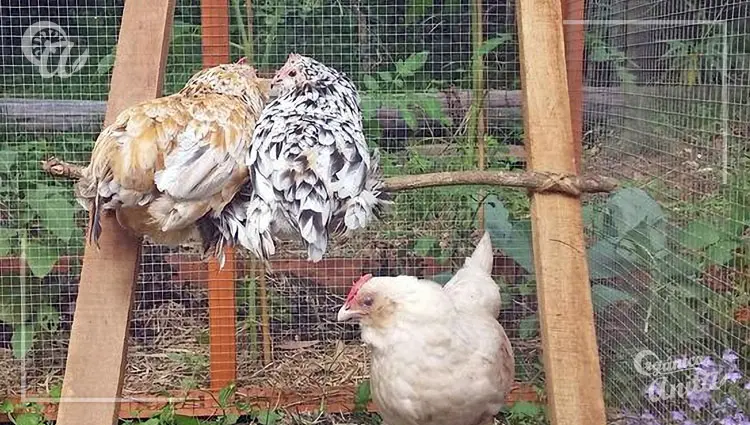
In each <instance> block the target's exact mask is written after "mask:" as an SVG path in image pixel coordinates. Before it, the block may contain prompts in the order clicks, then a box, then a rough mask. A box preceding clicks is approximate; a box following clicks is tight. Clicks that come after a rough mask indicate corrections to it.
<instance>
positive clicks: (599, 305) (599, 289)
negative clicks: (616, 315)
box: [591, 284, 636, 313]
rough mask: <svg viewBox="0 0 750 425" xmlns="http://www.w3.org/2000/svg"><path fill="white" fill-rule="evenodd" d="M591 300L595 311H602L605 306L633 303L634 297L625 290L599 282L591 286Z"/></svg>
mask: <svg viewBox="0 0 750 425" xmlns="http://www.w3.org/2000/svg"><path fill="white" fill-rule="evenodd" d="M591 296H592V302H593V304H594V310H595V311H596V312H597V313H600V312H602V311H604V310H605V309H606V308H607V307H609V306H611V305H613V304H616V303H619V302H629V303H635V302H636V299H635V297H633V296H632V295H630V294H628V293H627V292H625V291H621V290H619V289H615V288H612V287H609V286H604V285H600V284H596V285H592V286H591Z"/></svg>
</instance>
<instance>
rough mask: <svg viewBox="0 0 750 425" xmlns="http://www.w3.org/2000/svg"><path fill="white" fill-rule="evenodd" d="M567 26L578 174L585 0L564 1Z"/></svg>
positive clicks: (565, 26)
mask: <svg viewBox="0 0 750 425" xmlns="http://www.w3.org/2000/svg"><path fill="white" fill-rule="evenodd" d="M562 2H563V17H564V19H565V21H566V22H565V25H564V26H563V28H564V31H565V65H566V68H567V70H568V94H569V95H570V119H571V123H572V125H573V147H574V149H575V161H576V172H577V173H580V172H581V166H582V164H581V161H582V160H583V41H584V37H585V33H586V26H585V25H584V23H583V19H584V4H583V0H562Z"/></svg>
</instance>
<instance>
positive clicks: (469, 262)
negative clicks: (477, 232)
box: [464, 232, 494, 275]
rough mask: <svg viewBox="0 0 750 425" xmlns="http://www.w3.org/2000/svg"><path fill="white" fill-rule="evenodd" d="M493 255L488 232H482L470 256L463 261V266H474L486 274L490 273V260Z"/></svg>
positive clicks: (492, 258)
mask: <svg viewBox="0 0 750 425" xmlns="http://www.w3.org/2000/svg"><path fill="white" fill-rule="evenodd" d="M493 260H494V255H493V253H492V241H491V240H490V234H489V233H488V232H484V235H483V236H482V239H480V240H479V243H478V244H477V246H476V248H474V252H473V253H472V254H471V257H467V258H466V260H465V261H464V267H466V268H476V269H478V270H481V271H483V272H484V273H486V274H488V275H492V262H493Z"/></svg>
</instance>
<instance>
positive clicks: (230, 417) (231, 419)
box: [221, 413, 240, 425]
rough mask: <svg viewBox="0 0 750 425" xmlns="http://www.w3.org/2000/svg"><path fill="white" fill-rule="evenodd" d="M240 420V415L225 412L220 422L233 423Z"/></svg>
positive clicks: (227, 424) (230, 424) (223, 424)
mask: <svg viewBox="0 0 750 425" xmlns="http://www.w3.org/2000/svg"><path fill="white" fill-rule="evenodd" d="M239 420H240V415H238V414H236V413H227V414H226V415H224V418H222V421H221V424H222V425H234V424H236V423H237V422H238V421H239Z"/></svg>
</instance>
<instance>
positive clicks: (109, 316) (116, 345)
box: [57, 0, 175, 425]
mask: <svg viewBox="0 0 750 425" xmlns="http://www.w3.org/2000/svg"><path fill="white" fill-rule="evenodd" d="M174 6H175V0H169V1H153V0H129V1H128V2H126V3H125V8H124V11H123V17H122V24H121V27H120V38H119V41H118V43H117V54H116V58H115V64H114V68H113V71H112V84H111V88H110V91H109V98H108V100H107V113H106V116H105V119H104V124H105V125H108V124H110V123H112V122H113V121H114V120H115V118H116V117H117V114H119V113H120V112H121V111H122V110H124V109H125V108H127V107H129V106H131V105H133V104H135V103H137V102H141V101H144V100H148V99H153V98H156V97H158V96H160V95H161V92H162V87H163V81H164V69H165V65H166V60H167V52H168V49H169V38H170V31H171V26H172V17H173V14H174ZM155 40H157V42H154V41H155ZM158 40H160V41H161V42H158ZM101 225H102V234H101V238H100V239H99V245H100V249H99V250H97V248H96V247H94V246H91V245H89V244H88V243H87V244H86V247H85V251H84V255H83V268H82V270H81V280H80V284H79V288H78V298H77V301H76V310H75V316H74V319H73V326H72V329H71V334H70V345H69V347H68V358H67V362H66V365H65V378H64V381H63V388H62V397H61V399H60V407H59V411H58V416H57V423H58V424H59V425H79V424H86V425H113V424H116V423H117V416H118V413H119V405H120V395H121V393H122V386H123V379H124V376H125V366H126V364H127V357H126V356H127V348H128V344H127V342H128V334H129V328H130V313H131V310H132V306H133V292H134V288H135V282H136V280H137V278H138V272H139V264H140V261H139V260H140V251H141V240H140V239H139V238H136V237H134V236H132V235H131V234H130V233H128V232H127V231H126V230H125V229H124V228H122V227H121V226H120V225H119V223H118V222H117V219H116V218H115V216H114V215H113V214H112V215H109V214H104V215H103V216H102V218H101Z"/></svg>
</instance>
